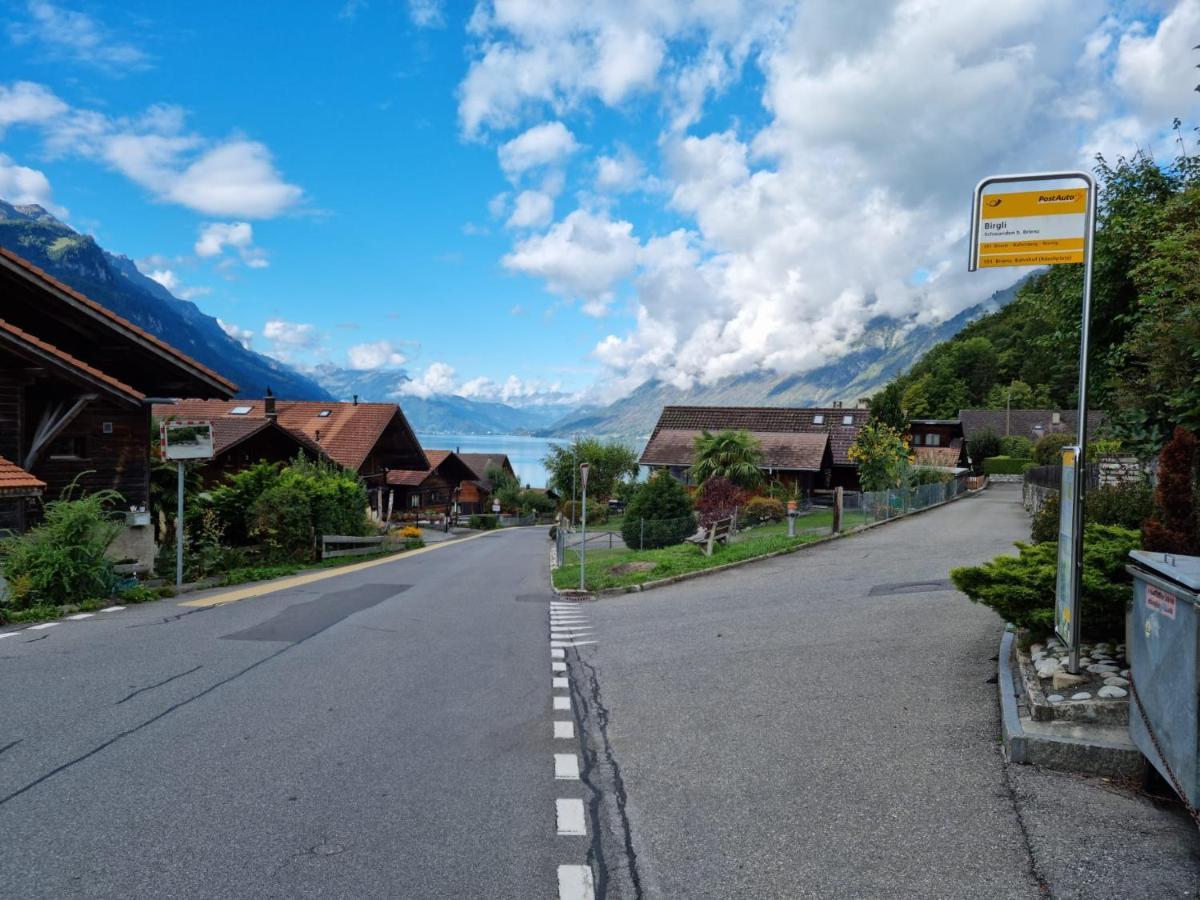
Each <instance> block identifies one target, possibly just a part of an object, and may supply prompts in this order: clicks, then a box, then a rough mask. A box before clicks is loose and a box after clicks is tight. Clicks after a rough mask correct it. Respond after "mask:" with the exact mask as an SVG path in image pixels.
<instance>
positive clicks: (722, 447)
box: [692, 431, 762, 488]
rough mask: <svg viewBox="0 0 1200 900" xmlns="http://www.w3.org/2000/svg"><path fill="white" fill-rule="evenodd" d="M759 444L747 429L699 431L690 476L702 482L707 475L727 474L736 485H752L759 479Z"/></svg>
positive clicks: (723, 475)
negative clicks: (713, 431)
mask: <svg viewBox="0 0 1200 900" xmlns="http://www.w3.org/2000/svg"><path fill="white" fill-rule="evenodd" d="M761 464H762V445H761V444H759V442H758V438H756V437H754V435H752V434H751V433H750V432H748V431H721V432H718V433H717V434H710V433H709V432H707V431H702V432H701V433H700V434H699V435H698V436H697V437H696V454H695V461H694V462H693V463H692V478H693V479H694V480H695V482H696V483H697V484H703V483H704V482H706V481H708V479H710V478H728V479H729V480H730V481H732V482H733V483H734V484H736V485H737V486H738V487H742V488H752V487H755V486H756V485H757V484H758V483H759V482H760V481H762V470H761V469H760V468H759V466H760V465H761Z"/></svg>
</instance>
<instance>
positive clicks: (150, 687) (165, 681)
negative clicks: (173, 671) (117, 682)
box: [113, 665, 204, 706]
mask: <svg viewBox="0 0 1200 900" xmlns="http://www.w3.org/2000/svg"><path fill="white" fill-rule="evenodd" d="M203 668H204V666H202V665H200V666H194V667H193V668H191V669H188V670H187V671H186V672H180V673H179V674H178V675H172V676H171V677H170V678H164V679H163V680H162V681H159V682H155V683H154V684H148V685H146V686H145V687H143V688H138V689H137V690H136V691H133V692H132V693H129V694H126V695H125V696H124V697H122V698H121V699H120V700H118V701H117V702H116V703H114V704H113V706H120V705H121V704H122V703H124V702H125V701H126V700H131V699H133V698H134V697H136V696H137V695H138V694H143V693H145V692H146V691H152V690H154V689H155V688H156V687H162V686H163V685H164V684H169V683H170V682H172V681H174V680H175V679H176V678H182V677H183V676H184V675H191V674H192V673H193V672H195V671H197V670H199V669H203Z"/></svg>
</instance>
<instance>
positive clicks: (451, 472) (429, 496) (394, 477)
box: [387, 450, 475, 514]
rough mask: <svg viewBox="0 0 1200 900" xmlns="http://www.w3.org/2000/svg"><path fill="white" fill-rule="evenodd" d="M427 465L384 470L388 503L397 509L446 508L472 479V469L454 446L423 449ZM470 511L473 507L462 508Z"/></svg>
mask: <svg viewBox="0 0 1200 900" xmlns="http://www.w3.org/2000/svg"><path fill="white" fill-rule="evenodd" d="M425 457H426V458H427V459H428V460H429V468H427V469H392V470H391V471H389V472H388V473H387V485H388V490H389V492H390V493H391V494H392V496H391V497H390V498H389V505H390V507H391V509H392V510H393V514H396V513H411V512H415V511H418V510H436V511H438V512H446V511H448V510H450V509H451V508H452V506H453V505H454V504H455V503H456V502H458V498H459V496H461V493H462V489H463V486H464V485H469V484H472V483H473V482H474V481H475V472H474V471H473V470H472V469H471V467H470V466H468V465H467V464H466V463H465V462H463V460H462V458H461V457H460V456H459V455H458V454H457V453H455V452H454V451H453V450H426V451H425ZM459 511H460V512H473V511H475V510H462V509H461V506H460V510H459Z"/></svg>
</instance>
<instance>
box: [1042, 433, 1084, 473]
mask: <svg viewBox="0 0 1200 900" xmlns="http://www.w3.org/2000/svg"><path fill="white" fill-rule="evenodd" d="M1074 443H1075V435H1074V434H1067V433H1066V432H1063V431H1056V432H1051V433H1050V434H1044V435H1042V436H1041V437H1040V438H1038V439H1037V443H1036V444H1034V445H1033V461H1034V462H1035V463H1037V464H1038V465H1039V466H1061V465H1062V450H1063V447H1069V446H1071V445H1072V444H1074Z"/></svg>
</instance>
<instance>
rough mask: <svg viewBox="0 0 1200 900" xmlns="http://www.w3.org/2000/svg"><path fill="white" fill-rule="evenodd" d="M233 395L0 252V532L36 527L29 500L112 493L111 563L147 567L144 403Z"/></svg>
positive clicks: (154, 341)
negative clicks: (117, 514)
mask: <svg viewBox="0 0 1200 900" xmlns="http://www.w3.org/2000/svg"><path fill="white" fill-rule="evenodd" d="M236 392H237V386H236V385H234V384H232V383H231V382H229V381H228V380H227V379H225V378H223V377H222V376H221V375H219V374H217V373H216V372H214V371H212V370H211V369H208V368H206V367H205V366H203V365H201V364H200V363H198V362H196V361H195V360H194V359H191V358H190V357H188V356H186V355H184V354H183V353H180V352H179V351H178V350H176V349H175V348H174V347H171V346H169V345H168V344H166V343H164V342H162V341H160V340H159V339H158V338H156V337H154V336H153V335H151V334H148V333H147V332H145V331H143V330H142V329H140V328H138V327H137V326H136V325H133V324H132V323H130V322H127V321H126V320H125V319H123V318H121V317H120V316H117V315H116V314H114V313H113V312H111V311H110V310H108V309H105V308H104V307H103V306H101V305H100V304H98V303H96V302H94V301H92V300H91V299H89V298H88V297H86V296H84V295H83V294H81V293H79V292H78V291H75V290H73V289H71V288H69V287H67V286H66V285H65V284H63V283H62V282H60V281H58V280H56V279H54V278H52V277H51V276H49V275H47V274H46V273H45V272H43V271H42V270H41V269H39V268H37V267H36V266H34V265H33V264H31V263H29V262H28V261H26V260H24V259H22V258H21V257H19V256H17V255H16V254H14V253H12V252H10V251H8V250H6V249H3V248H0V458H2V460H3V462H2V463H0V529H9V530H19V529H22V528H25V527H27V526H29V525H31V524H34V523H36V522H37V520H38V518H39V517H40V514H41V505H40V503H39V502H38V496H39V494H40V495H41V496H42V498H43V499H57V498H58V497H60V496H62V495H63V494H64V492H66V491H67V490H68V489H69V488H71V487H72V486H74V489H75V490H76V491H86V492H88V493H93V492H96V491H101V490H114V491H117V492H118V493H119V494H120V496H121V500H120V504H119V505H120V508H121V509H123V510H127V511H128V513H129V514H128V515H127V517H126V518H127V523H128V527H127V528H126V529H125V530H124V531H123V532H122V533H121V534H120V535H119V536H118V539H117V541H116V543H115V544H114V546H113V550H112V553H113V555H114V557H116V558H118V559H119V560H121V561H123V562H130V563H132V564H134V565H135V566H137V567H141V568H145V567H147V566H149V565H151V564H152V563H153V560H154V555H155V547H154V537H153V529H152V528H151V527H150V526H149V517H148V516H147V515H146V514H145V510H146V509H147V507H148V505H149V502H150V465H151V463H150V443H151V433H150V417H151V403H152V402H153V400H154V399H156V398H161V397H171V396H177V395H180V394H189V395H192V396H200V397H211V398H223V397H230V396H232V395H233V394H234V393H236Z"/></svg>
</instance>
